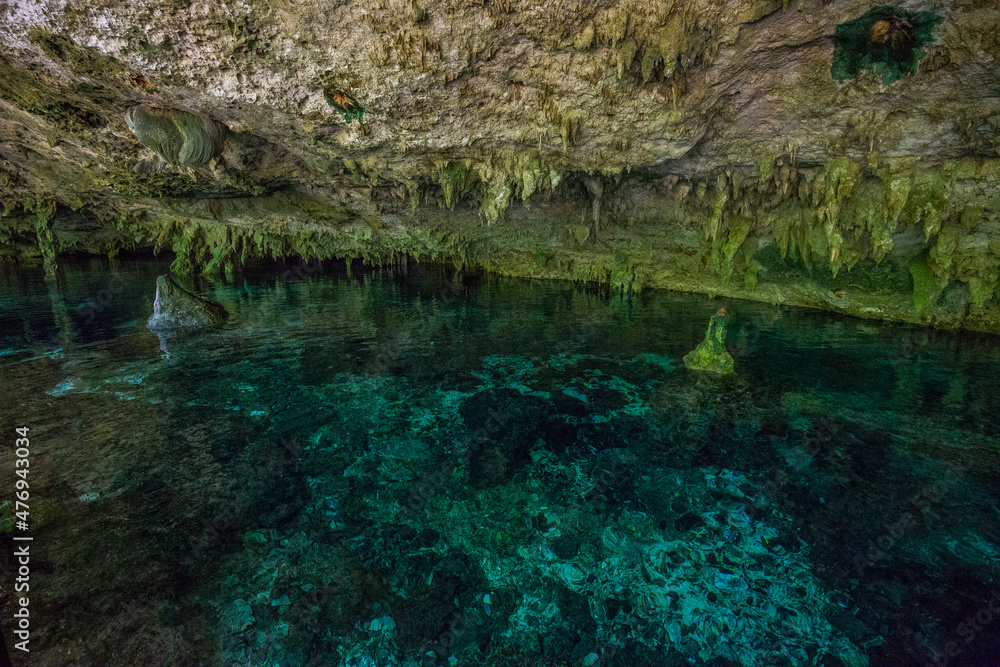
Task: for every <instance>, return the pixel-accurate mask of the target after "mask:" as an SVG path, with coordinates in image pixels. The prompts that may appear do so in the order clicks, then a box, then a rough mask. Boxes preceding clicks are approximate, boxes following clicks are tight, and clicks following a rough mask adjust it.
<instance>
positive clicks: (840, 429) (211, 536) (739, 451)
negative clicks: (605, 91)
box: [0, 259, 1000, 666]
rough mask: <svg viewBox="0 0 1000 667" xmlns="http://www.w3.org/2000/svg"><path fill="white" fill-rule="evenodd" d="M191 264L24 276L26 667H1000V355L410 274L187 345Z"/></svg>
mask: <svg viewBox="0 0 1000 667" xmlns="http://www.w3.org/2000/svg"><path fill="white" fill-rule="evenodd" d="M168 264H169V261H160V260H152V259H144V260H128V261H124V260H123V261H120V262H117V263H115V264H114V265H109V264H108V263H107V262H105V261H97V260H94V261H89V262H78V263H69V264H66V265H64V266H62V267H61V272H60V283H59V285H58V287H54V286H49V285H47V284H46V283H45V282H44V280H43V276H42V273H41V271H40V270H38V271H34V270H28V269H21V270H8V272H7V273H6V274H3V275H2V276H0V426H2V438H3V440H2V441H3V443H4V447H3V450H2V457H0V484H2V488H3V489H5V491H4V493H3V495H2V498H3V499H5V500H6V499H9V498H10V497H11V494H10V492H9V491H7V490H9V489H12V488H13V486H14V480H15V478H14V474H13V470H14V461H13V459H14V457H13V452H12V445H13V439H14V437H15V436H14V433H13V429H14V428H15V427H16V426H28V427H29V428H30V435H31V443H32V444H31V452H32V453H31V469H30V470H31V472H30V476H31V477H30V479H31V527H30V531H29V534H30V535H31V536H32V537H33V542H32V548H33V552H32V553H33V559H32V565H31V567H32V569H31V577H32V578H31V593H32V598H31V615H32V616H31V618H32V626H31V627H32V635H31V651H32V652H31V661H30V663H29V662H28V661H26V660H24V659H23V658H22V657H21V655H19V654H18V652H17V651H16V650H14V649H13V643H14V637H13V635H12V634H11V624H10V623H9V619H10V614H11V613H12V610H13V609H14V607H13V606H12V602H11V598H10V596H9V591H10V586H11V585H12V581H13V573H12V572H11V571H10V570H8V571H6V572H5V573H4V575H3V579H2V580H0V584H2V587H3V591H4V605H5V607H4V609H3V614H4V621H3V622H2V623H0V626H2V627H3V628H4V633H5V634H4V640H5V642H6V644H7V648H8V650H9V652H10V653H11V654H12V658H13V660H14V663H15V664H32V665H282V666H295V665H356V666H361V665H370V666H375V665H378V666H392V665H408V666H414V665H623V666H632V665H692V664H694V665H697V664H711V665H807V664H809V665H812V664H822V665H865V664H870V665H923V664H949V665H976V666H981V665H995V664H1000V663H998V661H997V659H996V656H997V655H1000V597H995V598H992V599H991V597H992V596H993V595H994V593H995V592H997V591H1000V581H998V579H997V576H998V570H1000V517H998V510H997V505H998V498H1000V488H998V487H1000V484H998V482H997V480H998V479H1000V476H998V472H1000V447H998V432H1000V426H998V420H997V415H998V414H1000V392H998V391H997V384H998V383H997V380H998V378H1000V352H998V350H997V343H996V339H995V338H993V337H988V336H978V335H972V334H966V333H956V332H941V331H929V330H924V329H919V328H913V327H905V326H899V325H890V324H880V323H874V322H868V321H862V320H854V319H846V318H839V317H834V316H831V315H828V314H824V313H820V312H812V311H804V310H797V309H789V308H782V307H777V306H769V305H765V304H754V303H749V302H742V301H736V300H723V299H715V300H712V299H708V298H705V297H701V296H692V295H677V294H670V293H664V292H648V293H643V294H641V295H637V296H633V297H631V298H622V297H621V296H620V295H617V294H609V293H608V292H607V291H606V290H603V289H600V288H596V287H586V286H580V285H572V284H566V283H558V282H544V283H543V282H531V281H517V280H507V279H499V278H494V277H482V276H476V275H472V274H466V275H464V276H463V275H457V274H456V273H455V272H454V270H452V269H450V268H442V267H417V266H413V265H412V264H411V265H410V266H409V267H408V268H407V269H405V270H403V269H397V270H395V271H388V270H387V271H371V270H365V271H357V270H355V272H354V274H353V275H348V274H347V272H346V271H345V269H344V267H343V266H337V265H332V264H331V265H327V266H324V267H318V266H313V265H295V264H289V265H287V266H281V267H272V268H269V269H267V270H264V269H262V270H260V271H258V272H256V273H254V274H253V275H248V276H244V277H243V278H240V279H239V280H237V281H236V282H235V283H231V284H225V283H223V282H213V283H200V284H198V285H195V287H196V289H197V291H198V292H199V293H201V294H204V295H207V296H210V297H211V298H214V299H217V300H218V301H220V302H221V303H222V304H223V305H224V306H225V307H226V308H227V309H228V310H229V311H230V313H231V314H232V317H231V319H230V321H229V323H228V324H227V325H225V326H224V327H223V328H222V329H219V330H217V331H206V332H200V333H194V334H177V335H173V336H165V335H162V336H158V335H157V334H155V333H153V332H151V331H149V330H148V329H146V328H145V320H146V318H147V317H148V316H149V314H150V313H151V312H152V301H153V296H154V283H155V279H156V276H157V275H159V274H160V273H163V272H165V271H166V268H167V266H168ZM723 305H724V306H726V307H727V308H728V309H729V310H730V312H731V313H732V318H731V322H730V331H729V339H728V347H729V350H730V351H731V353H732V355H733V357H734V359H735V364H736V374H735V375H733V376H730V377H727V378H717V377H706V376H704V375H699V374H696V373H692V372H689V371H687V370H685V368H684V366H683V364H682V363H681V357H682V356H683V355H684V354H686V353H687V352H689V351H690V350H691V349H693V348H694V347H695V346H696V345H697V343H698V342H699V341H700V340H701V338H702V336H703V334H704V330H705V326H706V325H707V323H708V319H709V317H710V316H711V314H712V313H714V312H715V311H716V310H717V309H718V308H719V307H720V306H723ZM3 518H4V521H3V526H2V528H3V530H4V531H5V533H4V538H5V543H6V544H7V545H8V546H10V545H12V544H13V541H12V540H11V539H10V535H11V532H12V524H11V520H12V518H13V517H12V507H11V506H10V504H9V503H7V504H5V505H4V508H3ZM948 652H950V653H951V655H950V656H949V655H948Z"/></svg>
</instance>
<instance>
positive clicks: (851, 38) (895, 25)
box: [830, 5, 941, 85]
mask: <svg viewBox="0 0 1000 667" xmlns="http://www.w3.org/2000/svg"><path fill="white" fill-rule="evenodd" d="M940 22H941V17H940V16H937V15H936V14H934V13H933V12H910V11H907V10H905V9H901V8H899V7H891V6H887V5H886V6H882V7H875V8H874V9H872V10H870V11H868V12H867V13H866V14H863V15H862V16H860V17H858V18H856V19H854V20H853V21H847V22H845V23H841V24H840V25H839V26H837V31H836V32H835V33H834V36H833V45H834V46H833V65H832V66H831V67H830V74H831V75H832V76H833V78H834V79H836V80H837V81H846V80H847V79H853V78H855V77H857V76H858V75H859V74H860V73H861V72H862V71H865V70H867V71H869V72H873V73H874V74H876V75H878V76H880V77H882V83H883V84H885V85H889V84H890V83H893V82H895V81H898V80H899V79H901V78H903V77H904V76H906V75H909V74H914V73H915V72H916V71H917V63H918V62H919V61H920V59H921V58H922V57H923V56H924V46H925V45H926V44H927V43H928V42H931V41H932V40H933V39H934V38H933V35H932V33H933V32H934V28H935V27H936V26H937V25H938V24H939V23H940Z"/></svg>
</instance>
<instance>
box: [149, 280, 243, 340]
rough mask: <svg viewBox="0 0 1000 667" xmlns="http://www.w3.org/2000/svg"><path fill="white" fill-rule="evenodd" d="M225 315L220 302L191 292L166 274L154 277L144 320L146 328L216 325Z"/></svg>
mask: <svg viewBox="0 0 1000 667" xmlns="http://www.w3.org/2000/svg"><path fill="white" fill-rule="evenodd" d="M228 319H229V312H228V311H227V310H226V309H225V308H224V307H223V306H222V304H221V303H219V302H217V301H212V300H210V299H204V298H202V297H200V296H197V295H195V294H192V293H191V292H189V291H187V290H186V289H184V288H183V287H181V286H180V285H178V284H177V283H176V281H174V279H173V278H171V277H170V276H168V275H162V276H160V277H159V278H157V279H156V301H154V302H153V314H152V315H150V316H149V320H148V321H147V322H146V326H147V327H149V328H150V329H156V330H163V329H179V328H184V327H208V326H218V325H221V324H225V322H226V320H228Z"/></svg>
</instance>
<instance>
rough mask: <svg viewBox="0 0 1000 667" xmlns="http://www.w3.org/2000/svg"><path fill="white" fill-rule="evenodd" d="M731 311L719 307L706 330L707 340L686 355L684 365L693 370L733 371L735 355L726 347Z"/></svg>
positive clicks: (724, 372)
mask: <svg viewBox="0 0 1000 667" xmlns="http://www.w3.org/2000/svg"><path fill="white" fill-rule="evenodd" d="M728 319H729V311H727V310H726V309H725V308H719V310H718V312H716V313H715V315H712V319H711V321H710V322H709V323H708V330H707V331H705V340H703V341H702V342H701V344H700V345H699V346H698V347H696V348H695V349H694V350H692V351H691V352H688V353H687V354H686V355H684V365H685V366H686V367H687V368H689V369H690V370H693V371H709V372H712V373H718V374H719V375H729V374H730V373H732V372H733V357H732V355H730V354H729V350H727V349H726V327H727V320H728Z"/></svg>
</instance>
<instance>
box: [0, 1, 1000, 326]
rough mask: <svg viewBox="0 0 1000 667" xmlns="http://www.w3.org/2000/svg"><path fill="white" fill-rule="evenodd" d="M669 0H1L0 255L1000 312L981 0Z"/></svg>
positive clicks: (996, 50)
mask: <svg viewBox="0 0 1000 667" xmlns="http://www.w3.org/2000/svg"><path fill="white" fill-rule="evenodd" d="M652 4H655V6H650V5H651V3H642V2H637V1H631V0H622V1H618V2H613V1H610V0H609V1H608V2H598V3H575V2H546V3H542V4H537V3H528V2H518V1H516V0H491V1H489V2H484V3H480V2H475V1H472V0H468V1H465V2H459V1H457V0H441V1H431V0H428V1H426V2H420V3H417V2H410V1H408V2H389V1H382V2H377V1H371V0H367V1H361V0H358V1H354V2H341V3H335V6H330V3H320V2H315V1H314V0H301V1H298V2H296V1H293V0H287V1H281V2H275V1H273V0H272V1H270V2H265V1H260V2H257V1H253V2H248V3H242V4H240V5H238V6H235V5H230V6H223V5H221V4H218V3H204V2H184V1H183V0H182V1H181V2H171V3H163V2H138V3H128V4H125V3H116V2H110V1H109V2H104V3H96V4H95V3H91V2H87V3H85V2H82V1H73V0H71V2H69V3H67V4H65V5H61V4H59V3H55V2H52V3H45V2H42V3H39V4H36V5H30V6H29V5H26V4H23V3H18V4H17V5H13V4H10V5H7V6H5V7H0V12H2V13H3V17H2V19H3V20H0V25H2V26H3V27H0V44H2V45H0V205H2V208H0V212H2V213H3V214H4V218H3V219H2V220H0V256H2V257H3V258H4V259H6V260H8V261H15V262H30V261H44V264H45V266H46V268H47V270H49V271H50V273H51V275H53V276H55V275H56V267H57V262H58V253H66V252H88V253H102V254H104V253H110V254H114V253H116V252H119V251H121V250H123V249H129V248H136V247H153V248H155V249H157V250H159V249H164V250H168V249H169V250H172V251H173V252H175V253H176V256H177V259H176V261H175V263H174V269H175V270H177V271H180V272H208V273H219V274H222V275H225V274H227V273H229V274H234V273H235V272H238V271H239V270H240V268H241V266H242V265H243V264H244V263H245V262H246V261H248V259H249V258H251V257H256V256H288V255H301V256H303V257H340V258H345V259H353V258H357V259H361V260H364V261H368V262H372V263H391V262H393V261H396V259H398V258H399V257H402V256H403V255H409V256H413V257H417V258H431V259H437V260H445V261H452V262H455V263H456V264H459V265H476V266H481V267H483V268H485V269H487V270H490V271H496V272H499V273H503V274H508V275H519V276H532V277H549V278H569V279H574V280H596V281H601V282H604V283H609V284H610V285H611V286H613V287H614V288H616V289H622V290H629V289H631V290H641V289H644V288H648V287H664V288H671V289H682V290H688V291H698V292H708V293H716V294H725V295H731V296H741V297H745V298H751V299H757V300H763V301H771V302H775V303H789V304H796V305H804V306H811V307H819V308H825V309H829V310H834V311H839V312H845V313H850V314H854V315H860V316H864V317H874V318H882V319H892V320H899V321H908V322H924V323H929V324H933V325H936V326H944V327H964V328H969V329H976V330H982V331H990V332H996V333H1000V304H998V297H997V291H996V290H997V283H998V277H1000V221H998V214H1000V160H998V159H997V158H998V155H1000V153H998V149H1000V136H998V134H997V132H998V131H1000V94H998V92H1000V67H998V65H1000V62H998V59H1000V14H998V12H996V8H995V5H994V4H993V3H992V2H986V1H976V0H965V1H961V0H953V1H952V2H934V3H932V2H921V1H911V2H902V3H899V4H898V5H893V6H880V7H873V6H872V5H871V4H870V3H862V2H839V1H838V2H819V0H816V1H810V0H802V1H801V2H798V3H797V4H795V3H793V4H792V5H789V4H788V3H782V2H781V1H780V0H778V1H774V0H768V1H759V0H758V1H752V0H729V1H728V2H724V3H716V2H708V0H704V1H687V2H681V1H677V2H673V3H652ZM136 108H139V109H142V110H143V111H142V113H139V112H136V111H132V112H129V113H130V114H131V115H130V119H131V124H127V123H126V113H127V112H128V111H129V109H136ZM147 119H153V120H147ZM164 119H166V120H164ZM137 121H141V122H139V123H138V124H137ZM154 121H155V122H154ZM130 127H131V128H132V129H136V128H137V127H138V129H137V130H136V131H137V133H138V134H135V133H133V132H132V131H130ZM144 132H145V134H143V133H144ZM151 132H156V133H159V134H156V135H155V136H152V135H151V134H150V133H151ZM185 142H187V143H185ZM199 142H200V143H199ZM136 165H140V166H139V168H136Z"/></svg>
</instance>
